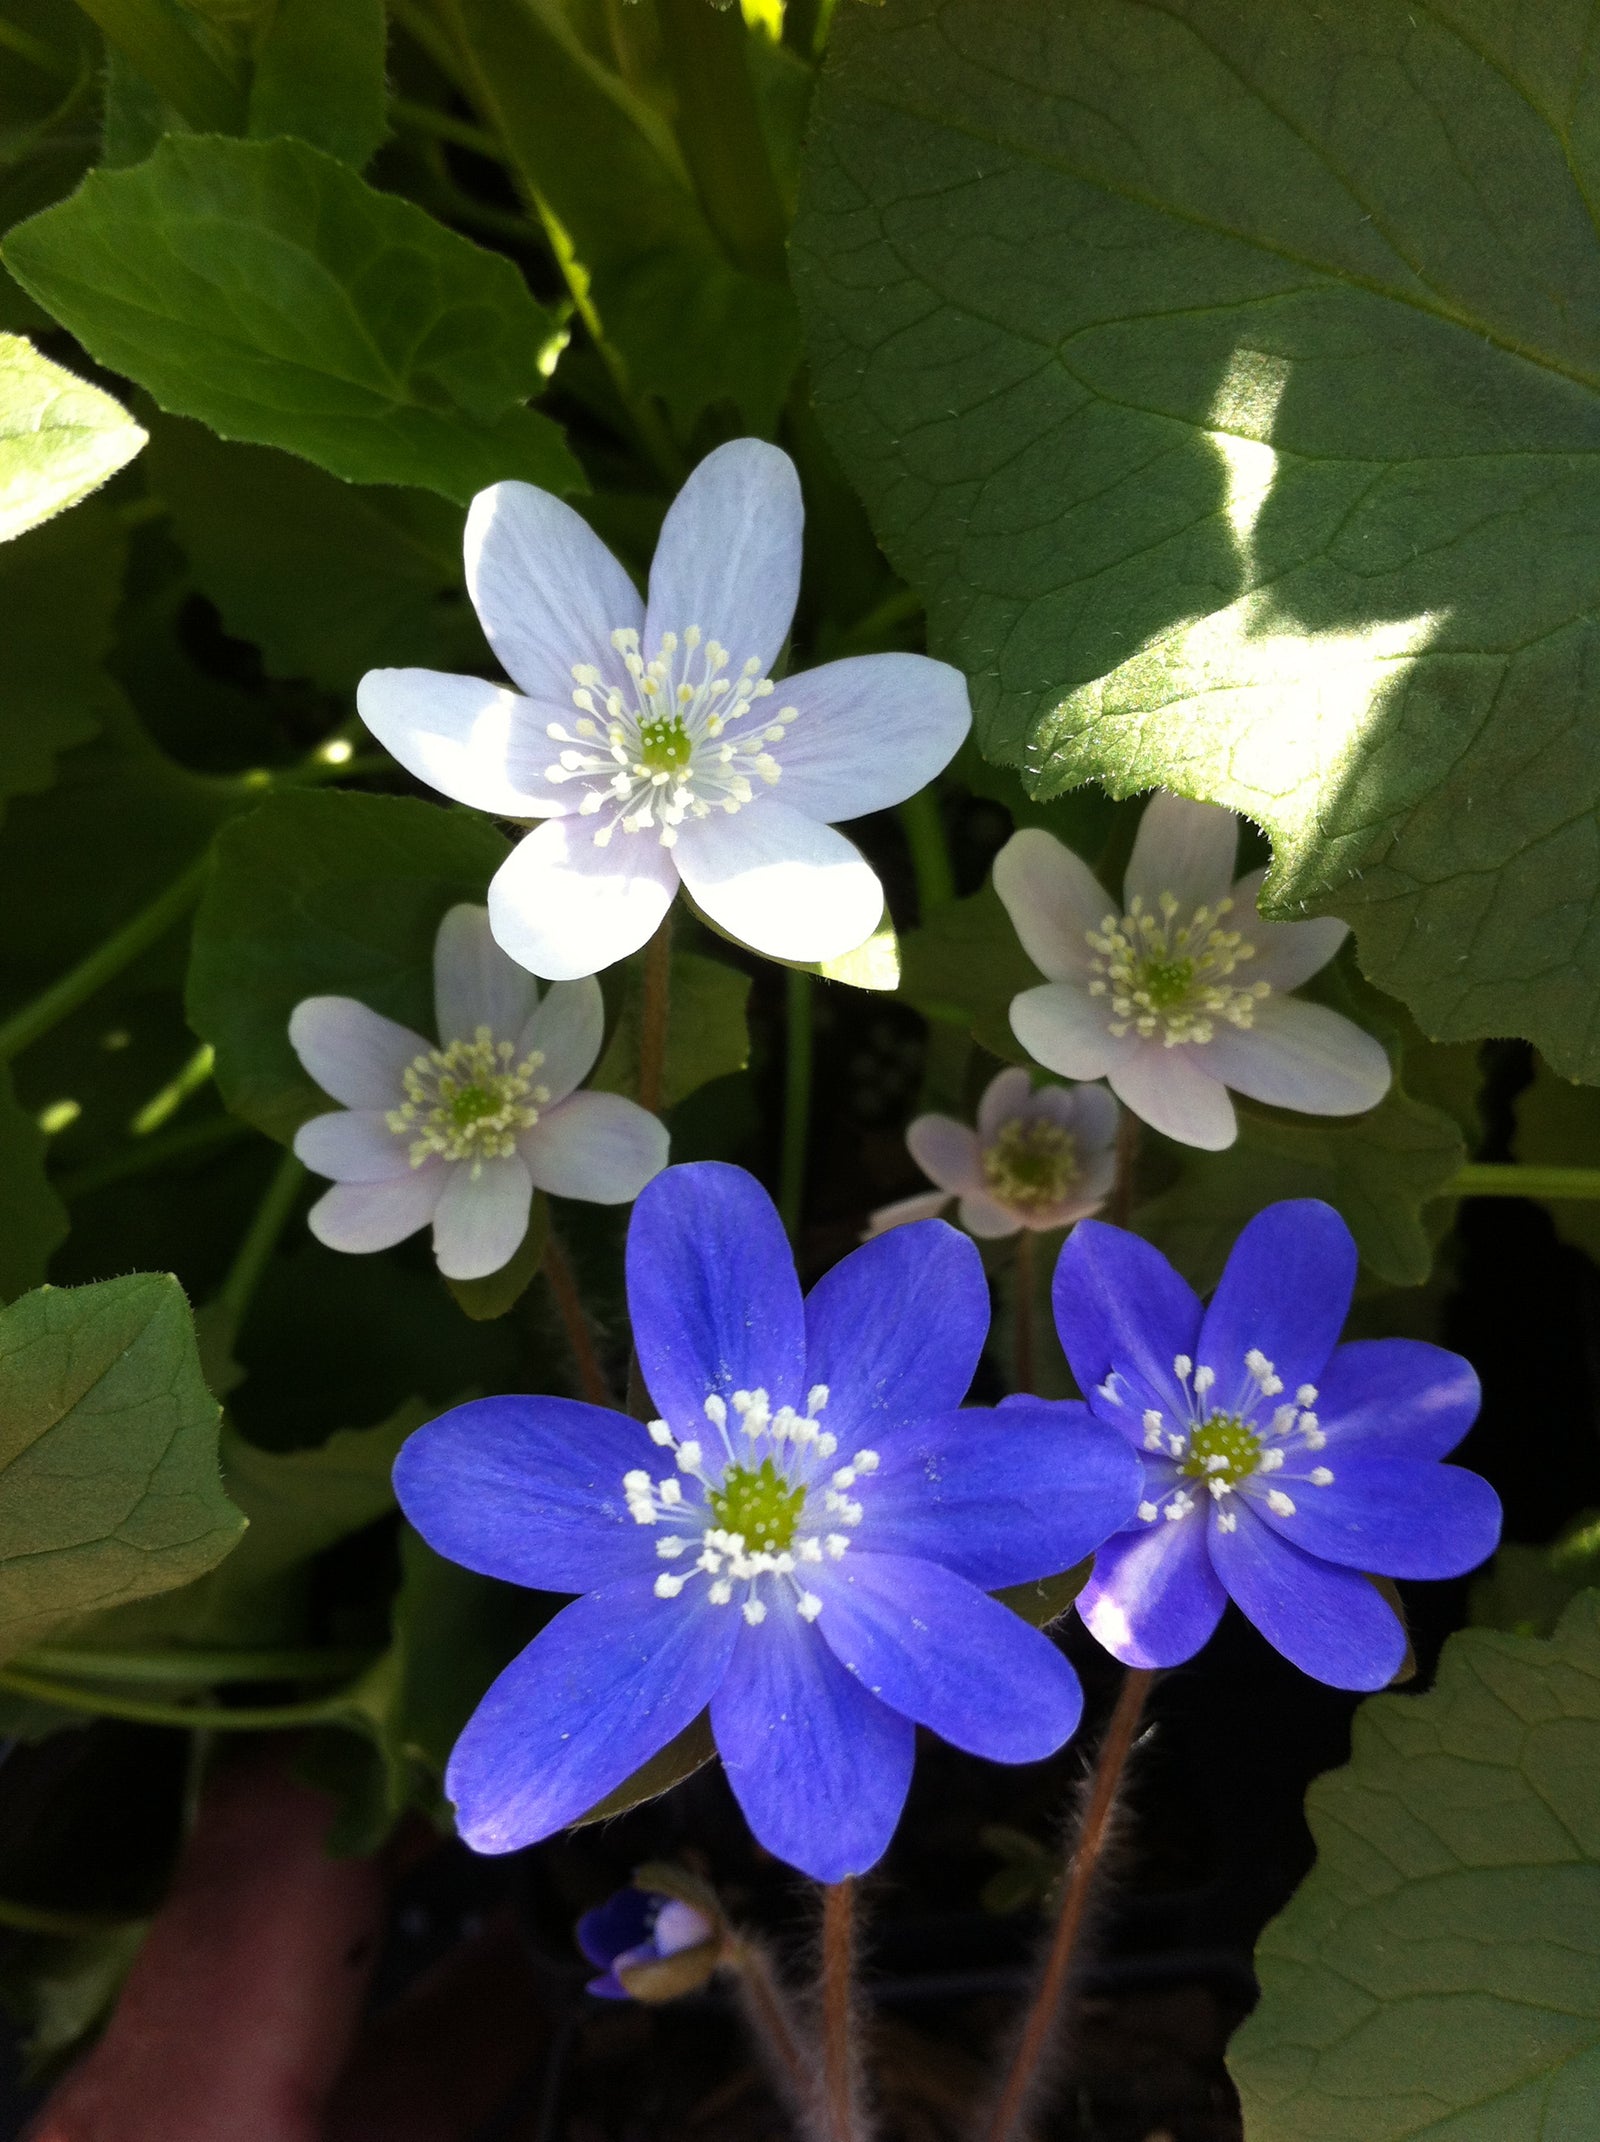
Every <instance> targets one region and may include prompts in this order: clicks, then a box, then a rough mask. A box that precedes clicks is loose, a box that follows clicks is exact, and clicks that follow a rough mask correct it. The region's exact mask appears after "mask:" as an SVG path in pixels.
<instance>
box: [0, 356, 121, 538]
mask: <svg viewBox="0 0 1600 2142" xmlns="http://www.w3.org/2000/svg"><path fill="white" fill-rule="evenodd" d="M144 439H145V435H144V433H143V432H142V431H141V430H140V429H139V426H138V425H137V424H136V423H135V422H134V421H133V419H132V417H130V416H129V415H128V413H127V411H126V410H125V409H124V408H123V407H122V406H121V404H120V403H118V402H114V401H113V400H112V399H111V397H110V395H109V394H102V393H101V391H100V389H99V388H98V387H91V386H90V385H89V384H88V382H87V381H86V380H81V379H76V378H74V377H73V375H72V373H70V372H67V371H63V369H62V368H61V366H60V365H58V364H52V363H51V362H50V360H49V358H48V357H41V356H40V355H39V352H38V351H37V350H36V349H35V348H34V347H33V346H32V344H31V343H29V342H27V341H26V340H25V339H24V338H23V337H22V336H21V335H3V334H0V542H9V541H10V539H11V538H12V537H13V536H18V535H21V534H22V532H23V530H24V529H25V528H32V527H35V526H36V525H37V524H38V523H39V522H40V521H47V520H49V519H50V518H51V516H52V515H53V514H57V513H60V512H61V511H62V509H63V508H64V507H66V506H75V505H76V504H77V503H78V501H79V499H80V498H86V497H87V496H88V494H89V493H90V492H91V491H93V490H97V489H98V488H99V486H100V485H101V484H103V483H104V482H105V480H106V478H107V477H108V476H114V475H115V474H116V472H117V470H118V469H120V468H122V467H124V466H125V465H126V463H128V462H129V461H131V460H132V459H133V457H134V455H135V454H136V453H137V452H138V451H139V449H140V447H141V446H143V444H144Z"/></svg>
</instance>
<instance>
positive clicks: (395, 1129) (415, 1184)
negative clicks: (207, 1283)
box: [289, 907, 667, 1279]
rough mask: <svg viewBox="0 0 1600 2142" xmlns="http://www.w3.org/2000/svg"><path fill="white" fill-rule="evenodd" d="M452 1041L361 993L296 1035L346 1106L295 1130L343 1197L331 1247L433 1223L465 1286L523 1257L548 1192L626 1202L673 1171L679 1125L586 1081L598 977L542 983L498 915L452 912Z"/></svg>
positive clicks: (292, 1031) (387, 1237)
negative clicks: (497, 924)
mask: <svg viewBox="0 0 1600 2142" xmlns="http://www.w3.org/2000/svg"><path fill="white" fill-rule="evenodd" d="M433 989H434V1013H435V1018H436V1021H437V1024H438V1029H439V1041H438V1044H437V1046H436V1045H435V1044H434V1043H433V1042H431V1041H425V1040H424V1039H423V1037H422V1035H420V1034H414V1033H412V1031H411V1030H410V1028H409V1027H404V1026H399V1025H397V1024H396V1022H395V1021H394V1020H393V1019H385V1018H384V1017H383V1016H382V1015H381V1014H380V1013H378V1012H375V1011H372V1010H370V1009H369V1008H368V1007H367V1006H366V1005H365V1004H361V1003H358V1002H357V1001H356V999H355V998H354V997H307V998H306V999H305V1001H304V1002H303V1003H300V1004H297V1005H296V1006H295V1008H294V1014H293V1016H292V1017H291V1019H290V1021H289V1039H290V1041H291V1042H292V1043H293V1045H294V1049H295V1053H296V1054H297V1055H298V1057H299V1058H300V1061H301V1063H303V1064H304V1065H305V1067H306V1069H307V1071H309V1072H310V1074H311V1076H312V1077H313V1078H314V1079H315V1080H316V1082H317V1084H318V1085H319V1086H320V1087H321V1088H322V1089H323V1091H324V1092H325V1093H328V1094H331V1095H332V1097H333V1099H334V1100H336V1101H338V1102H340V1103H341V1104H342V1106H341V1107H340V1108H339V1109H338V1110H337V1111H336V1112H335V1113H333V1114H332V1115H326V1116H313V1117H312V1119H311V1121H310V1122H309V1123H303V1124H302V1125H301V1126H300V1129H299V1131H298V1132H297V1133H296V1135H295V1141H294V1149H295V1152H296V1153H297V1154H298V1155H299V1157H300V1158H301V1159H302V1160H303V1161H304V1162H305V1164H306V1166H307V1167H308V1168H312V1169H315V1171H316V1172H317V1174H319V1175H331V1176H332V1177H333V1180H334V1187H333V1188H332V1189H331V1190H330V1191H328V1193H327V1194H326V1196H324V1197H322V1198H320V1199H319V1200H318V1202H317V1203H316V1204H315V1205H313V1206H312V1208H311V1216H310V1217H311V1231H312V1233H313V1234H314V1235H316V1237H317V1238H318V1240H319V1241H322V1242H326V1243H327V1244H328V1246H329V1248H330V1249H338V1250H381V1249H388V1248H390V1247H391V1246H392V1245H393V1244H394V1243H396V1242H400V1241H403V1240H404V1239H405V1237H406V1236H407V1235H411V1234H415V1233H416V1231H417V1229H418V1228H419V1227H426V1226H427V1224H428V1223H429V1221H432V1223H433V1249H434V1255H435V1256H436V1257H437V1258H438V1260H439V1269H440V1271H441V1272H443V1273H444V1274H445V1276H446V1277H447V1278H449V1279H482V1278H484V1277H485V1276H486V1275H487V1274H488V1273H490V1272H498V1271H499V1269H500V1267H501V1266H502V1265H503V1264H505V1263H506V1262H507V1261H508V1260H509V1259H510V1258H511V1257H512V1256H513V1255H515V1253H516V1250H517V1248H518V1246H519V1245H520V1243H521V1241H522V1238H523V1235H524V1234H525V1233H526V1232H527V1226H528V1211H529V1207H530V1205H531V1204H532V1201H533V1193H534V1191H535V1190H548V1191H553V1192H554V1193H555V1194H556V1195H557V1196H558V1197H576V1198H586V1199H588V1200H589V1201H590V1202H591V1203H593V1204H596V1205H622V1204H626V1203H627V1202H628V1201H629V1200H630V1199H632V1198H635V1197H637V1196H638V1194H639V1192H640V1191H641V1190H642V1189H643V1188H644V1186H645V1184H646V1183H647V1182H649V1180H650V1178H651V1177H652V1176H653V1175H659V1174H660V1172H661V1170H662V1169H663V1168H664V1167H665V1166H666V1164H667V1133H666V1130H665V1127H664V1126H663V1125H662V1124H661V1123H659V1122H658V1121H657V1120H656V1118H655V1117H654V1116H652V1115H650V1114H649V1113H648V1112H647V1111H646V1110H645V1109H643V1108H641V1107H640V1106H639V1105H638V1103H637V1102H635V1101H630V1100H626V1099H625V1098H624V1097H623V1096H622V1095H621V1094H617V1093H579V1092H577V1091H576V1090H575V1089H576V1088H577V1086H578V1084H579V1083H580V1081H581V1080H583V1079H584V1078H586V1077H587V1076H588V1074H589V1072H590V1070H591V1069H592V1068H593V1065H594V1060H595V1058H596V1057H597V1056H598V1055H599V1053H600V1043H601V1039H602V1036H603V1033H604V1025H605V1013H604V1007H603V1005H602V1003H601V998H600V985H599V983H598V982H597V981H596V980H595V979H594V977H593V976H592V975H589V976H586V977H585V978H584V979H583V980H582V981H576V982H558V983H557V984H556V985H555V986H554V988H552V989H549V990H547V991H546V992H545V995H544V998H543V1001H541V1000H540V997H539V985H538V984H537V982H535V980H534V979H533V977H532V975H531V974H528V973H527V972H526V971H525V970H524V969H523V968H521V967H519V966H517V965H516V964H515V962H513V961H512V960H509V959H508V958H507V957H506V955H505V954H504V953H503V952H502V951H501V950H500V948H499V946H498V945H497V944H496V943H495V942H494V939H493V938H492V937H491V936H490V934H489V916H488V910H487V909H486V908H482V907H453V908H452V909H451V910H450V912H449V914H448V915H446V916H445V918H444V920H443V922H442V923H441V924H440V925H439V934H438V937H437V938H436V939H435V942H434V948H433Z"/></svg>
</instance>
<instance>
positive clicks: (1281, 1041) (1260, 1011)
mask: <svg viewBox="0 0 1600 2142" xmlns="http://www.w3.org/2000/svg"><path fill="white" fill-rule="evenodd" d="M1205 1053H1206V1058H1207V1062H1208V1064H1209V1066H1210V1067H1211V1068H1212V1069H1213V1070H1214V1071H1215V1073H1216V1075H1217V1077H1218V1078H1220V1079H1221V1080H1222V1081H1223V1082H1224V1084H1226V1085H1229V1086H1231V1087H1232V1088H1233V1090H1234V1092H1235V1093H1246V1094H1248V1095H1249V1096H1250V1098H1251V1100H1253V1101H1266V1102H1269V1103H1270V1104H1271V1105H1272V1106H1273V1107H1275V1108H1294V1109H1298V1110H1299V1111H1300V1113H1301V1114H1302V1115H1307V1116H1359V1115H1361V1114H1363V1113H1364V1112H1365V1111H1366V1110H1367V1109H1369V1108H1376V1107H1377V1105H1378V1103H1379V1102H1380V1101H1381V1100H1382V1099H1383V1097H1384V1095H1385V1094H1386V1093H1387V1092H1388V1090H1389V1086H1390V1082H1391V1080H1392V1079H1393V1076H1394V1074H1393V1072H1392V1070H1391V1069H1390V1065H1389V1058H1388V1055H1387V1053H1386V1052H1385V1050H1384V1047H1383V1044H1382V1042H1380V1041H1377V1040H1375V1039H1374V1038H1373V1036H1372V1035H1371V1034H1369V1033H1367V1032H1366V1031H1365V1029H1364V1028H1362V1027H1359V1026H1357V1025H1356V1024H1355V1022H1354V1021H1353V1020H1351V1019H1346V1018H1345V1017H1344V1015H1343V1014H1342V1013H1340V1012H1336V1011H1330V1010H1329V1009H1328V1007H1327V1005H1326V1004H1305V1003H1302V1002H1301V1000H1300V999H1299V998H1298V997H1269V998H1268V999H1267V1000H1266V1002H1265V1003H1264V1004H1258V1005H1257V1006H1256V1013H1255V1020H1254V1023H1253V1024H1252V1025H1250V1026H1248V1027H1243V1028H1240V1027H1236V1026H1226V1025H1223V1026H1219V1027H1218V1028H1217V1032H1216V1037H1215V1039H1214V1040H1212V1041H1211V1042H1210V1043H1209V1044H1208V1045H1207V1048H1206V1052H1205Z"/></svg>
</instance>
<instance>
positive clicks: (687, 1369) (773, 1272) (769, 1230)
mask: <svg viewBox="0 0 1600 2142" xmlns="http://www.w3.org/2000/svg"><path fill="white" fill-rule="evenodd" d="M628 1308H629V1312H630V1315H631V1317H632V1322H633V1343H634V1346H635V1348H636V1349H637V1352H638V1355H639V1368H640V1371H641V1373H642V1375H643V1377H644V1380H645V1385H646V1387H647V1389H648V1390H649V1392H650V1396H651V1398H652V1400H653V1401H654V1404H655V1406H656V1409H657V1411H658V1412H659V1413H661V1414H662V1415H664V1416H665V1417H666V1419H668V1420H670V1421H671V1422H672V1423H673V1424H674V1426H675V1427H677V1429H678V1430H679V1432H680V1433H684V1434H687V1433H691V1432H693V1431H694V1430H696V1429H698V1430H700V1431H701V1432H702V1433H703V1431H704V1424H705V1415H704V1412H703V1411H702V1407H703V1405H704V1401H705V1398H706V1395H707V1393H708V1392H711V1391H716V1392H719V1393H721V1394H722V1395H723V1396H724V1397H725V1396H726V1395H727V1394H728V1393H729V1392H730V1391H741V1390H743V1391H754V1390H757V1389H762V1390H765V1391H766V1392H767V1393H768V1395H769V1396H770V1398H771V1400H772V1403H773V1405H774V1407H776V1406H780V1405H793V1404H794V1403H795V1401H796V1399H797V1398H799V1397H801V1395H802V1390H803V1386H802V1378H803V1376H804V1374H805V1317H804V1312H803V1310H802V1309H801V1305H800V1282H799V1281H798V1280H797V1279H796V1278H795V1274H794V1258H793V1256H792V1255H791V1254H790V1250H789V1242H788V1237H787V1236H786V1235H785V1234H784V1231H783V1222H782V1221H781V1220H780V1219H779V1218H778V1212H777V1207H776V1206H775V1205H774V1204H773V1202H772V1200H771V1198H770V1197H768V1195H767V1193H766V1192H765V1190H763V1189H762V1187H761V1185H760V1184H759V1183H758V1182H757V1181H756V1179H755V1177H754V1176H753V1175H747V1174H746V1173H745V1171H744V1169H743V1168H730V1167H728V1166H726V1165H725V1164H724V1163H723V1162H721V1161H717V1160H702V1161H696V1162H694V1163H693V1164H692V1165H690V1166H688V1167H681V1168H668V1169H667V1170H666V1171H665V1172H664V1173H663V1174H660V1175H658V1176H657V1177H656V1178H655V1180H654V1181H653V1182H650V1183H647V1184H646V1185H645V1187H644V1189H643V1190H642V1191H641V1192H640V1194H639V1199H638V1202H637V1204H636V1205H635V1206H634V1208H633V1220H632V1223H631V1225H630V1226H629V1229H628Z"/></svg>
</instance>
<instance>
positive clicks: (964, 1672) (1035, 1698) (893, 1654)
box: [808, 1548, 1083, 1763]
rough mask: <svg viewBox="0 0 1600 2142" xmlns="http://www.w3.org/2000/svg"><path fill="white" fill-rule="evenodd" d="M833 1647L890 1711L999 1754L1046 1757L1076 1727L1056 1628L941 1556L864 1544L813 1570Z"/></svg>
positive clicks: (1079, 1697) (955, 1742)
mask: <svg viewBox="0 0 1600 2142" xmlns="http://www.w3.org/2000/svg"><path fill="white" fill-rule="evenodd" d="M808 1574H809V1576H810V1581H811V1582H812V1584H813V1585H814V1586H815V1588H816V1590H817V1592H818V1593H819V1595H820V1596H821V1599H822V1612H821V1614H820V1615H819V1616H818V1617H817V1627H818V1629H819V1630H820V1631H821V1633H822V1635H823V1637H824V1638H825V1639H826V1641H827V1645H828V1648H829V1650H830V1651H832V1653H833V1655H834V1657H835V1658H836V1659H838V1661H839V1663H840V1664H841V1665H842V1666H845V1667H847V1668H848V1669H849V1671H850V1672H851V1673H853V1674H854V1675H855V1677H856V1679H857V1680H858V1681H859V1682H861V1684H862V1686H863V1687H865V1688H867V1689H870V1690H871V1692H872V1694H873V1695H875V1696H876V1697H878V1698H879V1699H880V1701H882V1702H884V1703H887V1704H888V1706H889V1708H890V1709H891V1710H895V1711H899V1712H901V1713H902V1714H903V1715H904V1716H905V1717H907V1718H914V1719H915V1720H916V1721H917V1723H918V1725H925V1726H929V1727H931V1728H932V1730H933V1731H934V1732H935V1733H937V1734H938V1735H939V1736H940V1738H941V1739H943V1740H947V1741H949V1742H950V1744H951V1746H952V1747H956V1748H964V1749H965V1750H966V1751H967V1753H968V1754H969V1755H982V1756H986V1757H987V1758H988V1759H989V1760H990V1761H991V1762H995V1763H1037V1762H1041V1761H1043V1759H1044V1757H1045V1756H1047V1755H1054V1753H1055V1751H1056V1750H1057V1748H1059V1747H1060V1746H1061V1745H1062V1743H1063V1742H1064V1741H1067V1740H1070V1739H1071V1737H1072V1735H1073V1733H1074V1732H1075V1731H1076V1730H1077V1724H1078V1720H1079V1718H1080V1717H1081V1716H1082V1713H1083V1691H1082V1689H1081V1688H1080V1687H1079V1686H1078V1676H1077V1675H1076V1674H1075V1673H1074V1672H1073V1670H1072V1668H1071V1667H1070V1666H1069V1665H1068V1664H1067V1662H1066V1660H1065V1659H1064V1658H1063V1657H1062V1655H1061V1653H1060V1652H1059V1651H1058V1650H1057V1649H1056V1647H1055V1645H1054V1644H1052V1643H1051V1641H1050V1639H1049V1638H1048V1637H1047V1636H1044V1635H1041V1633H1040V1632H1039V1630H1037V1629H1033V1628H1030V1627H1029V1625H1028V1624H1027V1622H1025V1621H1023V1620H1022V1619H1021V1617H1020V1616H1018V1615H1016V1614H1013V1613H1012V1612H1011V1610H1010V1608H1009V1607H1003V1606H1002V1605H1001V1604H1000V1602H999V1601H998V1600H997V1599H991V1598H990V1597H989V1596H988V1594H987V1593H986V1592H980V1591H979V1590H978V1588H977V1586H976V1585H974V1584H969V1583H968V1582H967V1580H966V1579H965V1577H958V1576H956V1575H954V1574H953V1572H952V1571H950V1570H948V1569H941V1568H940V1567H939V1565H938V1564H937V1563H936V1562H922V1561H918V1560H917V1559H916V1557H915V1556H913V1555H886V1554H861V1553H858V1552H857V1551H856V1550H855V1549H853V1548H852V1550H851V1551H850V1553H849V1554H847V1555H846V1556H845V1558H844V1560H843V1561H842V1562H839V1563H838V1564H836V1565H833V1566H830V1567H828V1568H826V1569H818V1570H813V1571H810V1572H808Z"/></svg>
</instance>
